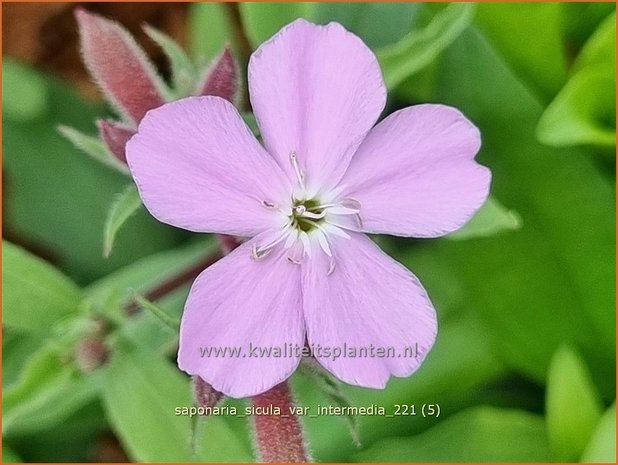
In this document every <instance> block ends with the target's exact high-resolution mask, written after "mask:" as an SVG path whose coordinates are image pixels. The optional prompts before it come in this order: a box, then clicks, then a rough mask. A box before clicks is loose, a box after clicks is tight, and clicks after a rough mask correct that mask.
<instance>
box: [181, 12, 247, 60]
mask: <svg viewBox="0 0 618 465" xmlns="http://www.w3.org/2000/svg"><path fill="white" fill-rule="evenodd" d="M189 43H190V47H189V48H190V50H191V53H192V55H193V56H194V58H195V60H196V61H197V63H198V64H200V65H204V64H205V63H207V62H210V61H212V60H214V59H215V58H216V57H217V56H218V55H219V53H221V50H222V49H223V48H224V47H225V46H226V44H231V45H232V48H233V50H234V52H235V55H236V56H241V55H240V54H238V43H237V40H236V34H235V31H234V24H233V19H232V18H231V16H230V13H229V6H228V5H227V4H225V3H217V2H195V3H191V4H190V5H189Z"/></svg>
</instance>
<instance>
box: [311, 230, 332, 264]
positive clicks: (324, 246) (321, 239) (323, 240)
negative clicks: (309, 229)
mask: <svg viewBox="0 0 618 465" xmlns="http://www.w3.org/2000/svg"><path fill="white" fill-rule="evenodd" d="M315 233H316V235H317V236H318V242H319V243H320V247H321V248H322V250H323V251H324V253H325V254H326V255H328V256H329V257H332V255H333V253H332V252H331V251H330V246H329V245H328V239H326V234H325V233H324V230H323V229H322V228H321V227H320V226H319V225H318V230H317V231H316V232H315Z"/></svg>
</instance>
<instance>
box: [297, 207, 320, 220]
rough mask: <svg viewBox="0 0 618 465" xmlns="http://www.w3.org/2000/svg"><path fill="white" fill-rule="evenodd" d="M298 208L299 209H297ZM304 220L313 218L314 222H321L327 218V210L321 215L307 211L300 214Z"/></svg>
mask: <svg viewBox="0 0 618 465" xmlns="http://www.w3.org/2000/svg"><path fill="white" fill-rule="evenodd" d="M296 208H298V207H296ZM300 216H302V217H303V218H311V219H312V220H319V219H322V218H324V217H325V216H326V210H323V211H322V212H321V213H312V212H309V211H306V209H305V210H304V211H303V212H302V213H301V214H300Z"/></svg>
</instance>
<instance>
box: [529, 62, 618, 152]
mask: <svg viewBox="0 0 618 465" xmlns="http://www.w3.org/2000/svg"><path fill="white" fill-rule="evenodd" d="M615 84H616V81H615V76H614V77H612V76H611V73H609V72H608V71H607V69H599V68H593V69H584V70H582V71H580V72H578V73H577V74H576V75H575V76H573V77H572V78H571V79H570V80H569V82H568V83H567V84H566V85H565V86H564V88H563V89H562V90H561V91H560V93H559V94H558V95H557V96H556V98H555V99H554V100H553V102H552V103H551V104H550V105H549V106H548V107H547V110H545V113H543V116H542V117H541V119H540V121H539V125H538V128H537V135H538V138H539V140H540V141H541V142H543V143H544V144H547V145H552V146H555V147H562V146H568V145H580V144H596V145H603V146H613V145H616V129H615V114H614V112H615V101H616V87H615Z"/></svg>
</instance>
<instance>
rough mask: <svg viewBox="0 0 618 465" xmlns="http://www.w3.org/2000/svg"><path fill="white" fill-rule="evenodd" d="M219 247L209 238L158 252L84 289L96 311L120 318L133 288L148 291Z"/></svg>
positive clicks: (143, 292)
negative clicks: (119, 315)
mask: <svg viewBox="0 0 618 465" xmlns="http://www.w3.org/2000/svg"><path fill="white" fill-rule="evenodd" d="M217 250H218V244H217V243H216V242H215V241H214V239H213V238H212V237H208V238H207V239H205V240H204V239H202V240H199V241H196V242H194V243H193V244H190V245H187V246H183V247H179V248H178V249H172V250H168V251H165V252H159V253H157V254H154V255H152V256H150V257H146V258H143V259H141V260H138V261H136V262H134V263H132V264H131V265H128V266H126V267H124V268H122V269H120V270H117V271H115V272H114V273H111V274H109V275H107V276H105V277H104V278H102V279H100V280H98V281H96V282H94V283H92V284H91V285H90V286H88V287H87V288H86V289H85V290H84V292H85V294H86V298H87V300H88V302H89V303H90V305H91V306H92V308H93V309H94V310H95V311H96V312H104V313H107V314H108V315H110V316H116V317H117V316H118V314H119V312H120V311H121V310H122V309H121V306H122V305H123V304H125V303H126V301H127V299H128V298H129V297H131V294H132V293H133V292H134V291H137V292H140V293H142V294H145V293H146V292H147V291H148V290H150V288H151V287H153V286H156V285H158V284H160V283H162V282H164V281H165V280H168V279H170V278H171V277H173V276H176V275H177V274H178V273H180V272H183V271H186V269H187V268H190V267H192V266H195V265H199V263H201V262H202V261H203V260H204V259H205V258H206V257H209V256H210V255H212V254H213V253H215V252H216V251H217ZM196 271H197V270H196ZM189 284H190V282H187V285H189Z"/></svg>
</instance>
